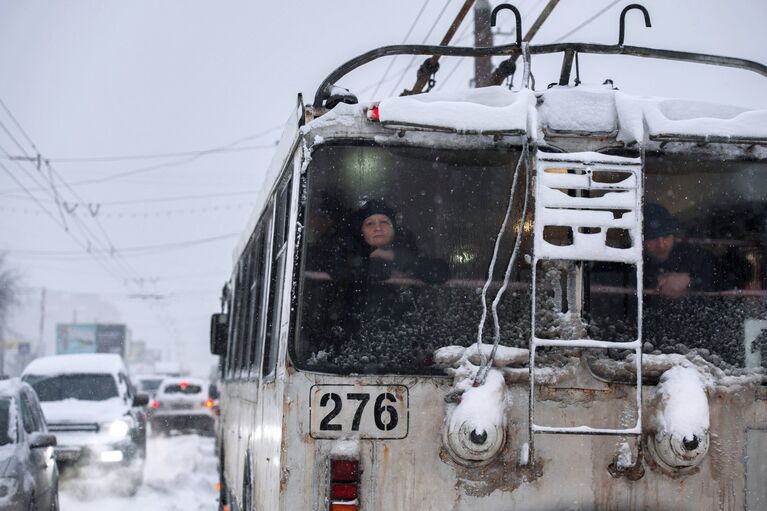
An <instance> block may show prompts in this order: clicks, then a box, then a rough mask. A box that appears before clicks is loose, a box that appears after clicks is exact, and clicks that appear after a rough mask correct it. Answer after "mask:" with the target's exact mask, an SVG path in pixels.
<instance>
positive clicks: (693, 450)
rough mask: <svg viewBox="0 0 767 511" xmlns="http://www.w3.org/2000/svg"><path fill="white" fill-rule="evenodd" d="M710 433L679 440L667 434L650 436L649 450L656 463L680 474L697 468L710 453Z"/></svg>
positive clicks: (648, 439)
mask: <svg viewBox="0 0 767 511" xmlns="http://www.w3.org/2000/svg"><path fill="white" fill-rule="evenodd" d="M708 436H709V435H708V432H706V433H704V434H702V435H692V437H691V438H687V437H685V438H679V437H678V436H673V435H670V434H667V433H656V434H654V435H653V434H650V435H649V436H648V438H647V446H648V450H649V451H650V453H651V454H652V456H653V459H654V461H655V462H656V463H657V464H658V465H660V466H661V467H662V468H664V469H666V470H669V471H672V472H679V471H685V470H689V469H692V468H695V467H697V466H698V465H700V464H701V462H702V461H703V458H705V457H706V453H707V452H708Z"/></svg>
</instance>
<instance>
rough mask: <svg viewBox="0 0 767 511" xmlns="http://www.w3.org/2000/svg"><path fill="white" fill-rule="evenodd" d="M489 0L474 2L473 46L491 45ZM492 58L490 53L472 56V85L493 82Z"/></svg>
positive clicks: (483, 46) (490, 83)
mask: <svg viewBox="0 0 767 511" xmlns="http://www.w3.org/2000/svg"><path fill="white" fill-rule="evenodd" d="M491 13H492V8H491V6H490V0H477V1H476V2H475V4H474V47H475V48H486V47H489V46H492V45H493V33H492V32H491V30H490V15H491ZM492 75H493V58H492V57H491V56H490V55H487V56H483V57H474V87H487V86H488V85H492V84H493V80H492Z"/></svg>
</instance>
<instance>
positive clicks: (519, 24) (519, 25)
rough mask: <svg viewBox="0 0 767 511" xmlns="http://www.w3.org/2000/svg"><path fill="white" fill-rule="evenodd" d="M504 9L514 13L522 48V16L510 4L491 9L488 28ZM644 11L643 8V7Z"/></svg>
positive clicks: (519, 43)
mask: <svg viewBox="0 0 767 511" xmlns="http://www.w3.org/2000/svg"><path fill="white" fill-rule="evenodd" d="M504 9H509V10H511V11H512V12H513V13H514V18H516V21H517V46H522V15H521V14H519V9H517V8H516V7H514V6H513V5H511V4H501V5H498V6H496V8H495V9H493V13H492V14H491V15H490V26H491V27H494V26H495V19H496V18H497V17H498V13H499V12H500V11H502V10H504ZM643 9H644V7H643Z"/></svg>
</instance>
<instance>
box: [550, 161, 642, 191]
mask: <svg viewBox="0 0 767 511" xmlns="http://www.w3.org/2000/svg"><path fill="white" fill-rule="evenodd" d="M547 170H553V169H550V168H546V167H544V168H543V172H539V174H540V179H541V184H543V185H544V186H548V187H549V188H569V189H574V190H633V189H635V188H636V187H637V182H638V179H637V174H636V173H635V172H631V171H630V170H628V169H620V170H619V171H617V172H620V173H625V174H626V177H625V178H624V179H622V180H620V181H617V182H615V183H603V182H600V181H594V179H593V177H592V176H593V174H559V173H554V172H547ZM556 170H559V169H556Z"/></svg>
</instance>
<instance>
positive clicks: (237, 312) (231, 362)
mask: <svg viewBox="0 0 767 511" xmlns="http://www.w3.org/2000/svg"><path fill="white" fill-rule="evenodd" d="M243 266H244V262H243V260H242V259H240V260H239V261H238V262H237V265H236V266H235V272H234V292H233V296H234V298H233V300H232V311H233V312H234V314H233V317H232V321H231V323H230V324H229V343H228V346H227V350H226V364H225V379H226V380H227V381H232V380H234V379H235V366H236V363H237V348H238V346H237V341H238V337H239V336H238V332H237V331H238V328H239V326H240V322H241V316H242V307H241V301H242V291H243V285H242V278H243V275H242V267H243Z"/></svg>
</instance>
